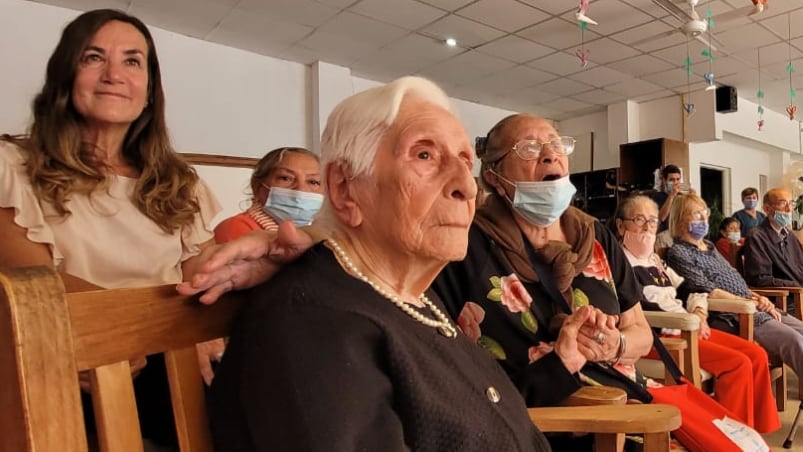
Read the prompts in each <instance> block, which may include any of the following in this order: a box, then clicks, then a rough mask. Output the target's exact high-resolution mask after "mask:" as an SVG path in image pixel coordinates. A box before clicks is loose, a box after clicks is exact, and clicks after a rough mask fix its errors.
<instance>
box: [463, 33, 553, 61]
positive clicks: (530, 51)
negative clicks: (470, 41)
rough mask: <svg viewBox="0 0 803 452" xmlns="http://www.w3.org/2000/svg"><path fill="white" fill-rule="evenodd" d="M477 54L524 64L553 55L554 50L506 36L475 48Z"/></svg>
mask: <svg viewBox="0 0 803 452" xmlns="http://www.w3.org/2000/svg"><path fill="white" fill-rule="evenodd" d="M476 50H477V51H478V52H482V53H486V54H488V55H493V56H497V57H500V58H504V59H506V60H510V61H513V62H516V63H524V62H526V61H530V60H534V59H536V58H540V57H542V56H546V55H549V54H550V53H554V52H555V49H552V48H550V47H546V46H542V45H541V44H536V43H534V42H532V41H529V40H527V39H524V38H520V37H518V36H515V35H508V36H505V37H504V38H501V39H497V40H496V41H493V42H489V43H488V44H485V45H482V46H480V47H477V49H476Z"/></svg>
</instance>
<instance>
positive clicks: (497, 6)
mask: <svg viewBox="0 0 803 452" xmlns="http://www.w3.org/2000/svg"><path fill="white" fill-rule="evenodd" d="M457 14H458V15H459V16H463V17H466V18H468V19H472V20H474V21H476V22H479V23H482V24H485V25H488V26H490V27H494V28H497V29H499V30H503V31H507V32H513V31H516V30H520V29H522V28H526V27H529V26H530V25H532V24H537V23H539V22H543V21H544V20H547V19H549V18H550V16H549V14H547V13H545V12H543V11H541V10H539V9H536V8H533V7H532V6H528V5H525V4H523V3H519V2H517V1H516V0H479V1H478V2H476V3H472V4H471V5H469V6H466V7H465V8H463V9H461V10H460V11H458V12H457Z"/></svg>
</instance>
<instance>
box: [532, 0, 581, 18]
mask: <svg viewBox="0 0 803 452" xmlns="http://www.w3.org/2000/svg"><path fill="white" fill-rule="evenodd" d="M521 2H522V3H526V4H528V5H531V6H535V7H536V8H538V9H540V10H543V11H546V12H548V13H551V14H555V15H560V14H562V13H565V12H566V11H570V10H574V9H577V2H572V1H566V0H521Z"/></svg>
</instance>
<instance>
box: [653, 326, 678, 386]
mask: <svg viewBox="0 0 803 452" xmlns="http://www.w3.org/2000/svg"><path fill="white" fill-rule="evenodd" d="M652 346H653V347H655V350H656V351H657V352H658V354H659V355H660V356H661V361H663V362H664V367H665V368H666V370H667V371H668V372H669V375H672V378H673V379H674V380H675V382H677V383H678V384H680V377H682V376H683V372H681V371H680V368H679V367H678V365H677V363H676V362H675V360H674V359H672V356H670V355H669V350H667V349H666V346H665V345H664V343H663V342H661V338H660V337H658V335H657V334H655V331H654V330H653V331H652Z"/></svg>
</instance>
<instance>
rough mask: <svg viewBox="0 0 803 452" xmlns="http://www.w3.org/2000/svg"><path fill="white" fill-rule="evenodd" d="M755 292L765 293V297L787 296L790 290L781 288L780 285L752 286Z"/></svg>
mask: <svg viewBox="0 0 803 452" xmlns="http://www.w3.org/2000/svg"><path fill="white" fill-rule="evenodd" d="M750 290H752V291H753V292H755V293H757V294H759V295H764V296H765V297H768V298H769V297H786V296H788V295H789V290H787V289H781V288H778V287H751V288H750Z"/></svg>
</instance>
